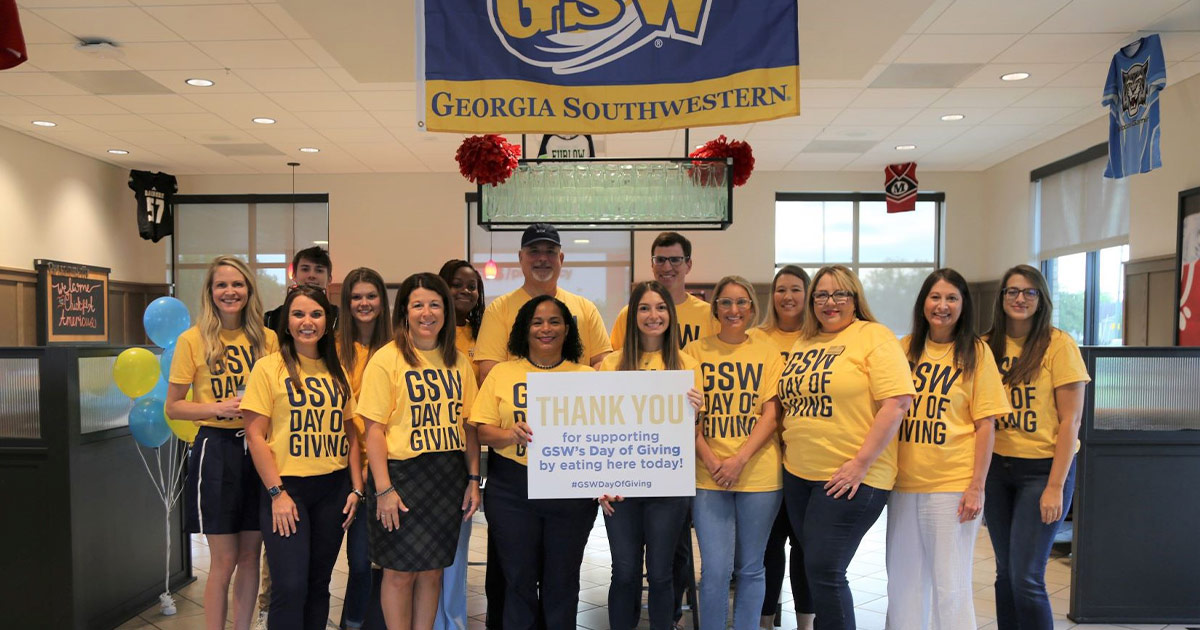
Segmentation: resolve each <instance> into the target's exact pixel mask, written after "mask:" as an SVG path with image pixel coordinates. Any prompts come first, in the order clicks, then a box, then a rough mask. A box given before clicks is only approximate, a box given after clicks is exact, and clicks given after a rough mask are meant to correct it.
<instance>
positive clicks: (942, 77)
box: [869, 63, 982, 89]
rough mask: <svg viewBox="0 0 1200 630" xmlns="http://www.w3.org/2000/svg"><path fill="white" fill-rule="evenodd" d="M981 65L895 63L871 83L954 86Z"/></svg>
mask: <svg viewBox="0 0 1200 630" xmlns="http://www.w3.org/2000/svg"><path fill="white" fill-rule="evenodd" d="M981 66H982V64H978V63H893V64H891V65H889V66H887V68H886V69H884V71H883V72H881V73H879V75H878V76H876V77H875V78H874V79H873V80H872V81H871V82H870V84H869V85H870V86H871V87H873V88H909V89H916V88H925V89H932V88H952V87H954V86H956V85H958V84H959V83H962V80H963V79H964V78H966V77H967V76H969V75H971V74H973V73H974V72H976V71H977V70H979V68H980V67H981Z"/></svg>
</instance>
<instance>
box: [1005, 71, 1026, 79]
mask: <svg viewBox="0 0 1200 630" xmlns="http://www.w3.org/2000/svg"><path fill="white" fill-rule="evenodd" d="M1028 78H1029V73H1028V72H1009V73H1008V74H1005V75H1001V76H1000V80H1001V81H1024V80H1025V79H1028Z"/></svg>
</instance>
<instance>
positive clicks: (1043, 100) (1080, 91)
mask: <svg viewBox="0 0 1200 630" xmlns="http://www.w3.org/2000/svg"><path fill="white" fill-rule="evenodd" d="M1099 102H1100V96H1099V92H1097V91H1096V90H1095V89H1094V88H1090V87H1082V88H1078V87H1044V88H1040V89H1038V90H1037V91H1035V92H1034V93H1033V94H1030V95H1029V96H1026V97H1025V98H1023V99H1021V100H1019V101H1017V102H1016V103H1013V107H1083V106H1085V105H1091V104H1093V103H1099Z"/></svg>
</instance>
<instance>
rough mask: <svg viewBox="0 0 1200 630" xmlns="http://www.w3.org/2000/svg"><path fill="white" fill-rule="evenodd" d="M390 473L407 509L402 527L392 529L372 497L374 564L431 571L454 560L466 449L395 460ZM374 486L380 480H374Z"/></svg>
mask: <svg viewBox="0 0 1200 630" xmlns="http://www.w3.org/2000/svg"><path fill="white" fill-rule="evenodd" d="M388 474H389V475H390V476H391V485H393V486H395V487H396V492H397V493H398V494H399V495H400V499H401V500H402V501H404V505H405V507H407V508H408V511H407V512H400V526H399V527H397V528H396V529H394V530H392V531H390V532H389V531H387V530H386V529H384V528H383V525H382V524H381V523H380V522H379V519H378V518H377V517H376V509H377V504H376V501H375V496H374V494H373V493H372V494H371V495H369V496H368V497H367V506H366V507H367V512H366V514H365V515H364V516H366V517H367V518H368V519H369V520H368V527H367V540H368V544H369V547H370V556H371V562H374V563H375V564H377V565H379V566H381V567H383V568H385V569H393V570H395V571H429V570H433V569H444V568H446V567H448V566H450V565H451V564H454V553H455V551H456V550H457V549H458V532H459V528H460V526H461V525H462V516H463V513H462V500H463V493H465V492H466V490H467V465H466V462H465V461H463V454H462V451H450V452H445V453H426V454H424V455H418V456H417V457H414V458H412V459H389V460H388ZM367 487H368V488H374V487H375V483H374V481H368V484H367Z"/></svg>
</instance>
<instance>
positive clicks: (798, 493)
mask: <svg viewBox="0 0 1200 630" xmlns="http://www.w3.org/2000/svg"><path fill="white" fill-rule="evenodd" d="M890 494H891V491H890V490H880V489H879V488H873V487H871V486H868V485H866V484H860V485H859V486H858V491H857V492H856V493H855V494H854V498H853V499H846V498H841V499H835V498H833V497H831V496H828V495H826V494H825V482H824V481H809V480H807V479H801V478H800V477H797V476H795V475H793V474H791V473H789V472H788V471H786V470H785V471H783V497H784V502H785V503H786V505H787V511H788V519H789V520H791V522H792V530H793V532H794V533H795V534H796V538H798V539H800V545H801V547H803V549H804V573H805V574H806V575H807V576H808V589H809V592H811V593H812V598H813V608H814V612H815V613H816V615H817V616H816V619H815V620H814V621H813V627H814V628H816V630H854V628H855V627H857V626H856V625H855V620H854V598H853V596H851V594H850V584H849V582H848V581H847V580H846V567H847V566H849V565H850V560H852V559H853V558H854V553H855V552H856V551H858V545H859V543H861V542H862V539H863V536H864V535H866V533H867V530H869V529H871V526H872V525H874V524H875V521H877V520H879V515H880V514H882V513H883V507H884V506H885V505H887V500H888V495H890Z"/></svg>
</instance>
